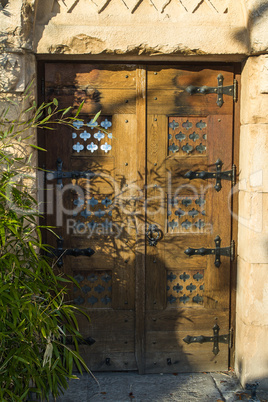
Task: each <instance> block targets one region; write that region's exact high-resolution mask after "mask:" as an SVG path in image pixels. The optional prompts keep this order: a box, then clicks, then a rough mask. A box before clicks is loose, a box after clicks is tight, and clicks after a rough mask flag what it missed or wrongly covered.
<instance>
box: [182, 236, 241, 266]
mask: <svg viewBox="0 0 268 402" xmlns="http://www.w3.org/2000/svg"><path fill="white" fill-rule="evenodd" d="M214 241H215V248H205V247H201V248H191V247H188V248H187V249H186V250H185V251H184V252H185V254H187V255H188V256H189V257H190V256H192V255H202V256H204V255H211V254H213V255H215V262H214V265H215V266H216V267H217V268H219V267H220V265H221V259H220V256H221V255H222V256H225V257H230V259H231V261H233V259H234V246H235V243H234V240H232V241H231V245H230V246H229V247H221V238H220V236H216V237H215V239H214Z"/></svg>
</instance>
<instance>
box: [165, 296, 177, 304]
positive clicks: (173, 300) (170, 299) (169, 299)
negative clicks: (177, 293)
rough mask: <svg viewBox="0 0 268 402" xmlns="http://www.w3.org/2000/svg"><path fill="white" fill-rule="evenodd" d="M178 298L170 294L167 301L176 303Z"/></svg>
mask: <svg viewBox="0 0 268 402" xmlns="http://www.w3.org/2000/svg"><path fill="white" fill-rule="evenodd" d="M176 300H177V298H176V297H174V296H173V295H169V296H168V298H167V301H168V302H169V303H170V304H172V303H175V302H176Z"/></svg>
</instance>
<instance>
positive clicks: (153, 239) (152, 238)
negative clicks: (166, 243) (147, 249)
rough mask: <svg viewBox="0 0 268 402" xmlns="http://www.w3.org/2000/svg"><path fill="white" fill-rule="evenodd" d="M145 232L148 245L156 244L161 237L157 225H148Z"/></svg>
mask: <svg viewBox="0 0 268 402" xmlns="http://www.w3.org/2000/svg"><path fill="white" fill-rule="evenodd" d="M145 234H146V237H147V239H148V243H149V246H156V245H157V243H158V241H159V240H161V238H162V233H161V230H160V229H159V227H158V226H157V225H149V228H148V230H147V231H146V232H145Z"/></svg>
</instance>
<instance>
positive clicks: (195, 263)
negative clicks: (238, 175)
mask: <svg viewBox="0 0 268 402" xmlns="http://www.w3.org/2000/svg"><path fill="white" fill-rule="evenodd" d="M219 74H222V75H223V76H224V85H227V86H229V85H232V84H233V73H232V71H230V70H229V71H228V69H224V71H222V70H220V69H211V68H210V69H208V68H200V67H197V68H194V67H192V68H185V67H181V68H173V67H164V66H163V67H162V66H158V67H150V68H148V75H147V77H148V81H147V113H148V116H147V173H148V177H147V183H148V185H147V187H148V189H147V224H148V225H149V224H151V225H155V224H156V225H157V226H158V228H159V230H160V231H161V238H160V240H159V241H158V243H157V245H156V246H151V247H150V246H149V245H148V243H147V250H146V251H147V253H146V296H147V297H146V371H147V372H150V373H151V372H161V371H162V372H185V371H186V372H187V371H203V370H205V371H208V370H209V371H213V370H224V369H227V368H228V343H219V349H220V351H219V353H217V355H215V354H214V353H213V348H214V342H208V343H206V342H205V343H202V344H200V343H195V342H193V343H190V344H187V343H186V342H185V341H184V339H185V338H186V339H187V336H191V337H195V338H196V337H199V336H202V335H203V336H206V337H211V336H213V334H214V332H213V327H214V326H215V325H217V326H218V327H219V335H227V337H228V334H229V297H230V293H229V292H230V289H229V287H230V258H227V257H221V264H220V267H218V268H217V267H216V266H215V256H214V255H205V256H201V255H198V254H197V255H194V256H192V257H190V258H189V257H188V255H186V254H185V253H184V251H185V250H187V249H188V248H189V247H190V248H193V249H200V248H203V247H204V248H214V249H215V238H216V237H217V236H220V238H221V246H222V247H226V246H230V242H231V213H230V208H229V207H228V199H229V195H230V190H231V182H230V181H224V180H222V182H221V185H222V188H221V190H220V191H216V190H215V187H214V186H215V185H216V180H215V179H209V180H201V179H200V178H196V179H194V180H189V179H186V178H185V177H184V175H185V174H186V173H187V172H189V171H194V172H196V171H197V172H198V171H214V172H216V165H215V163H216V161H217V160H218V159H220V160H221V161H222V162H223V170H231V169H232V115H233V99H232V97H230V96H225V97H224V103H223V105H222V107H219V106H218V105H217V103H216V101H217V96H215V94H210V95H209V94H207V95H205V96H204V95H198V94H197V95H196V96H195V95H192V96H190V95H189V93H188V92H187V90H185V89H186V88H188V87H189V86H190V85H193V86H197V88H200V87H202V86H203V85H206V86H208V87H215V86H217V77H218V75H219ZM156 236H157V233H156V234H154V237H156ZM214 352H215V353H216V351H215V350H214Z"/></svg>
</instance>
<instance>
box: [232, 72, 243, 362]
mask: <svg viewBox="0 0 268 402" xmlns="http://www.w3.org/2000/svg"><path fill="white" fill-rule="evenodd" d="M234 70H235V76H234V77H235V79H236V80H237V102H235V103H234V129H233V133H234V139H233V163H234V164H235V165H236V174H238V172H239V140H240V106H241V97H240V93H241V65H240V64H237V65H235V68H234ZM237 180H238V179H237ZM238 207H239V205H238V191H235V192H234V193H233V197H232V212H233V214H234V215H233V217H232V235H231V236H232V239H233V240H234V241H235V245H236V249H237V238H238V222H237V219H235V218H234V216H237V214H238ZM236 278H237V259H236V252H235V258H234V261H232V263H231V274H230V328H231V329H232V331H233V344H232V347H231V348H230V356H229V366H230V367H234V363H235V328H236V286H237V283H236Z"/></svg>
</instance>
